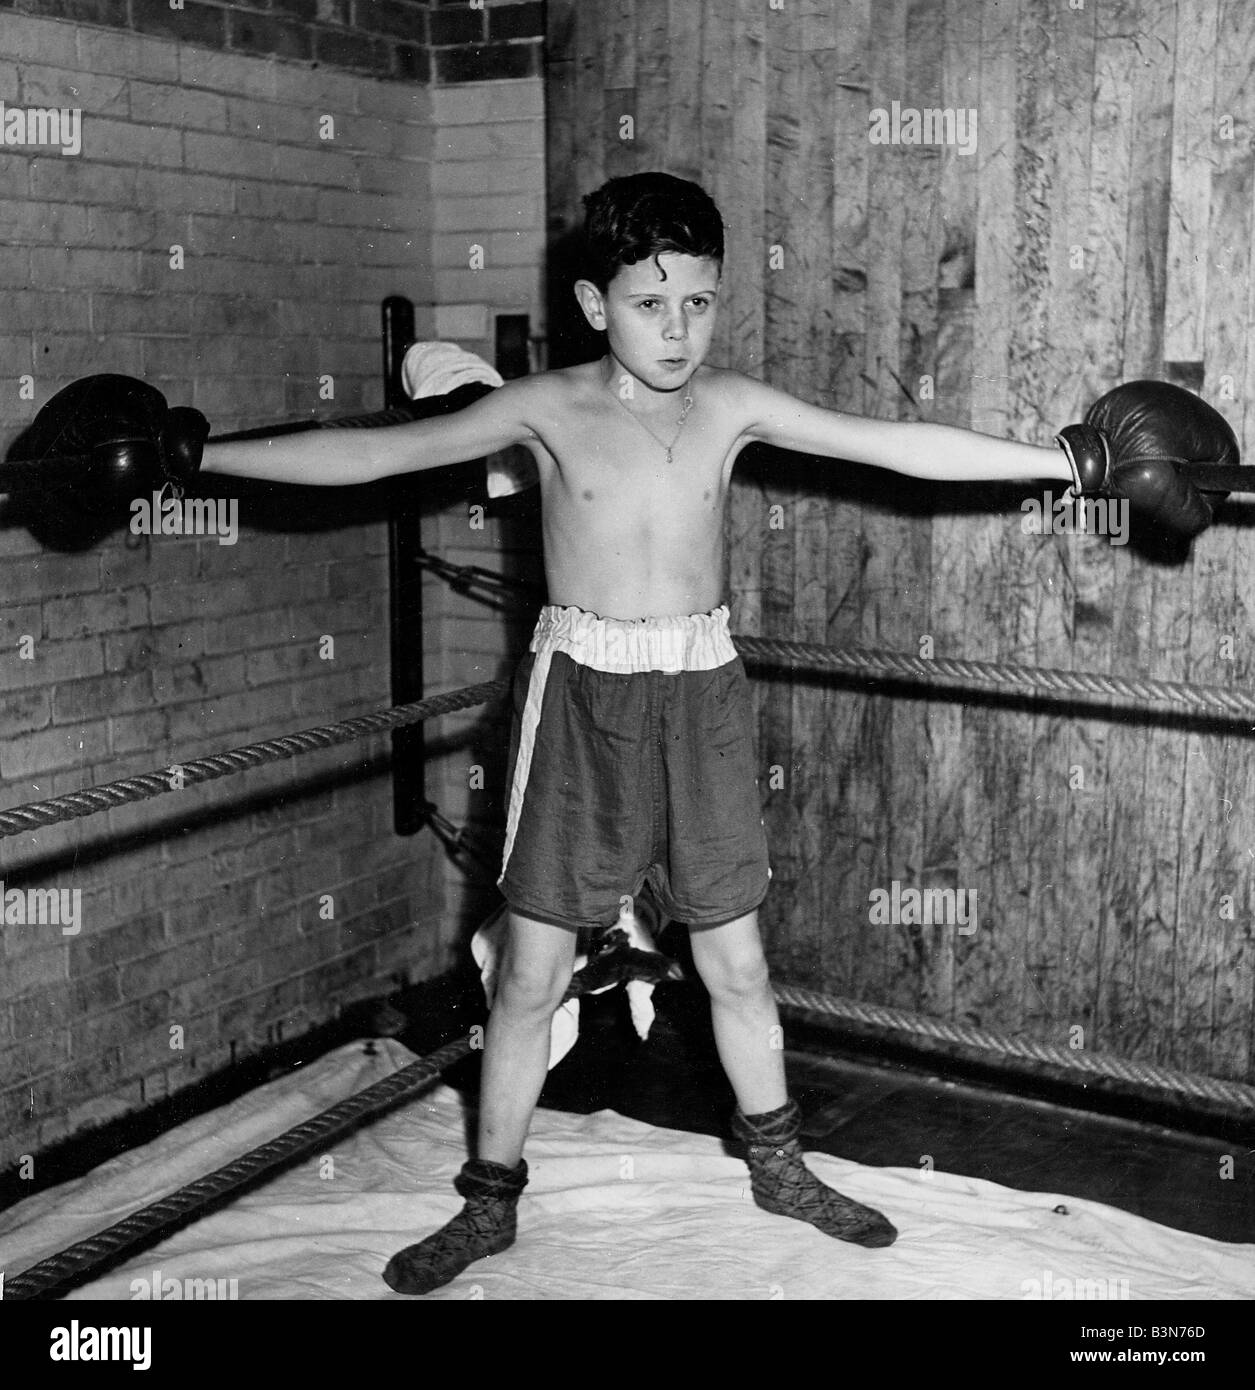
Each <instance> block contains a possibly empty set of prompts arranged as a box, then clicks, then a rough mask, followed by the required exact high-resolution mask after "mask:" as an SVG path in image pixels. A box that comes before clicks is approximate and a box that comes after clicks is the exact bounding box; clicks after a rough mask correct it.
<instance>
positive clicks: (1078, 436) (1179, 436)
mask: <svg viewBox="0 0 1255 1390" xmlns="http://www.w3.org/2000/svg"><path fill="white" fill-rule="evenodd" d="M1055 438H1056V441H1057V442H1058V444H1059V445H1060V447H1061V448H1062V449H1063V451H1064V453H1065V454H1066V455H1067V458H1068V463H1069V464H1070V465H1071V468H1072V479H1073V489H1074V491H1075V493H1076V494H1077V495H1078V496H1080V497H1115V498H1123V499H1126V500H1127V501H1128V504H1129V509H1130V510H1131V511H1132V512H1133V513H1134V514H1135V515H1136V516H1137V517H1139V518H1140V519H1141V520H1142V521H1144V522H1148V523H1149V524H1150V525H1151V526H1153V527H1156V528H1158V529H1160V530H1162V531H1164V532H1166V533H1167V534H1168V535H1170V536H1173V537H1178V538H1181V539H1184V540H1188V539H1189V538H1190V537H1192V536H1196V535H1198V533H1199V532H1200V531H1204V530H1206V529H1207V527H1208V526H1210V525H1211V520H1212V515H1213V513H1214V511H1215V509H1216V508H1217V507H1219V506H1220V504H1221V503H1222V502H1223V501H1224V499H1225V497H1226V496H1227V494H1226V493H1223V492H1219V493H1215V492H1208V493H1204V492H1200V491H1199V490H1198V489H1197V488H1196V487H1195V486H1194V485H1193V483H1191V482H1190V481H1189V480H1188V479H1187V478H1185V477H1183V476H1182V475H1181V473H1180V471H1179V469H1180V465H1181V464H1184V463H1213V464H1225V465H1236V464H1237V463H1239V462H1240V457H1239V452H1240V451H1239V449H1238V442H1237V439H1236V438H1235V437H1234V434H1233V430H1232V429H1231V428H1230V427H1229V423H1228V421H1227V420H1226V419H1225V418H1224V416H1223V415H1221V414H1220V413H1219V412H1218V411H1216V410H1213V409H1212V407H1211V406H1209V405H1208V404H1207V402H1206V401H1204V400H1202V399H1200V398H1199V397H1198V396H1196V395H1195V394H1194V393H1193V392H1192V391H1186V390H1184V389H1183V388H1182V387H1180V386H1173V385H1171V384H1169V383H1168V382H1164V381H1130V382H1126V383H1125V384H1124V385H1123V386H1117V387H1116V388H1115V389H1114V390H1112V391H1108V392H1107V394H1106V395H1105V396H1103V397H1101V398H1100V399H1099V400H1097V401H1095V402H1094V404H1093V405H1092V406H1091V407H1090V409H1089V411H1088V413H1087V414H1086V416H1085V422H1084V424H1080V425H1068V426H1067V428H1066V429H1063V430H1061V431H1060V432H1059V434H1058V435H1056V436H1055Z"/></svg>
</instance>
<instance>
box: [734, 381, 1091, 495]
mask: <svg viewBox="0 0 1255 1390" xmlns="http://www.w3.org/2000/svg"><path fill="white" fill-rule="evenodd" d="M737 391H738V407H739V409H740V410H741V411H743V412H744V416H745V424H744V431H745V434H746V435H747V436H748V437H749V438H750V439H752V440H760V441H761V442H762V443H764V444H773V445H775V446H776V447H777V448H780V449H792V450H795V451H796V452H798V453H801V454H818V455H820V456H822V457H826V458H841V459H849V460H850V461H851V462H853V463H869V464H873V465H874V466H876V467H877V468H890V469H893V471H894V472H897V473H907V474H910V475H911V476H912V477H915V478H932V479H935V480H937V481H939V482H964V481H972V482H975V481H980V480H995V479H1007V480H1011V481H1024V482H1027V481H1033V480H1036V479H1040V478H1055V479H1058V480H1060V481H1063V482H1069V483H1070V482H1072V481H1073V473H1072V467H1071V465H1070V464H1069V462H1068V459H1067V456H1066V455H1065V454H1064V452H1063V451H1062V449H1060V448H1059V447H1058V446H1057V445H1055V446H1051V447H1049V448H1040V447H1039V446H1037V445H1035V444H1020V443H1017V442H1016V441H1015V440H1010V439H998V438H995V437H994V436H993V435H988V434H978V433H976V432H975V431H974V430H965V429H959V428H957V427H956V426H954V425H938V424H933V423H930V422H920V423H910V422H905V421H898V420H874V419H868V418H867V417H865V416H859V415H846V414H844V413H843V412H841V411H837V410H825V409H824V408H823V407H821V406H817V405H809V404H808V403H807V402H806V401H801V400H798V399H797V398H796V397H795V396H790V395H788V394H787V393H786V392H784V391H779V390H777V389H776V388H775V387H773V386H768V385H766V383H764V382H761V381H757V380H755V379H754V378H752V377H748V376H741V375H740V374H738V379H737Z"/></svg>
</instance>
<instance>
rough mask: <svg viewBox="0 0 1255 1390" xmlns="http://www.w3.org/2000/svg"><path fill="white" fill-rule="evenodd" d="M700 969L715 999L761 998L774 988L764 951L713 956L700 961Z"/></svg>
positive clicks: (704, 981)
mask: <svg viewBox="0 0 1255 1390" xmlns="http://www.w3.org/2000/svg"><path fill="white" fill-rule="evenodd" d="M698 972H699V974H700V975H701V977H702V982H703V983H704V984H705V986H706V988H707V990H708V991H709V992H710V994H711V996H712V997H713V998H715V999H719V1000H725V999H726V1000H729V1001H737V1000H746V999H757V998H759V997H761V996H762V995H764V994H769V993H770V992H771V975H770V972H769V971H768V968H767V959H766V957H765V956H763V955H762V954H761V953H760V952H753V953H746V954H737V955H734V956H730V957H723V958H720V957H714V958H710V959H707V960H705V961H702V962H701V963H700V964H699V966H698Z"/></svg>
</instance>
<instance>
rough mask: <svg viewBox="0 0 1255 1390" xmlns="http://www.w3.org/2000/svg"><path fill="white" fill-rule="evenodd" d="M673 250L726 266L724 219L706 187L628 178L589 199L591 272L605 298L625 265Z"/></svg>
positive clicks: (650, 176)
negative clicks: (724, 263)
mask: <svg viewBox="0 0 1255 1390" xmlns="http://www.w3.org/2000/svg"><path fill="white" fill-rule="evenodd" d="M668 251H671V252H676V253H679V254H680V255H685V256H708V257H710V258H711V259H712V260H716V261H719V262H720V263H721V264H722V262H723V219H722V218H721V217H720V216H719V209H718V208H717V207H716V206H715V204H714V202H713V200H712V199H711V197H710V195H709V194H708V193H707V192H706V190H705V189H704V188H702V187H701V186H700V185H698V184H695V183H690V182H689V180H688V179H678V178H676V177H675V175H674V174H662V173H645V174H627V175H625V176H624V177H622V178H617V179H609V180H607V181H606V182H605V183H603V184H602V186H601V187H600V188H598V189H597V190H596V191H595V192H593V193H589V194H587V195H585V198H584V253H585V274H586V275H587V277H588V279H590V280H591V281H592V282H593V284H595V285H596V286H597V288H598V289H599V290H601V291H602V293H603V294H604V293H605V291H606V290H607V289H608V288H609V286H610V282H611V280H613V279H614V277H615V276H616V275H617V274H618V273H619V270H620V269H621V268H622V267H623V266H625V265H635V264H636V263H637V262H638V261H644V260H648V259H649V257H650V256H658V255H661V254H663V253H665V252H668ZM659 270H660V271H661V270H662V267H661V266H659Z"/></svg>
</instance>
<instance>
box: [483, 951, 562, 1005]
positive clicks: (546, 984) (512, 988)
mask: <svg viewBox="0 0 1255 1390" xmlns="http://www.w3.org/2000/svg"><path fill="white" fill-rule="evenodd" d="M570 983H571V970H570V967H569V966H568V965H564V964H562V963H560V962H552V961H548V962H547V961H536V960H528V959H526V958H525V957H524V958H520V956H519V955H518V954H517V953H513V954H512V956H511V958H510V959H508V960H507V961H506V962H505V965H504V967H503V968H502V971H501V973H500V975H499V976H498V977H497V1002H498V1003H499V1004H504V1005H505V1007H506V1008H507V1009H510V1010H513V1011H515V1012H523V1013H542V1012H548V1013H552V1012H553V1011H554V1010H555V1009H556V1008H557V1007H558V1005H559V1004H561V1003H562V996H563V995H564V994H565V993H566V988H567V985H569V984H570Z"/></svg>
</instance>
